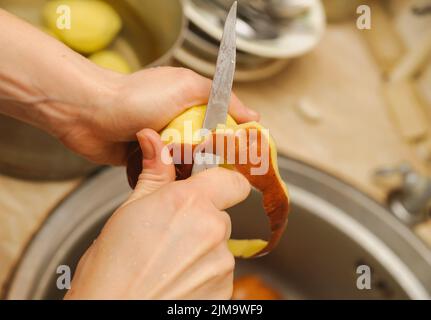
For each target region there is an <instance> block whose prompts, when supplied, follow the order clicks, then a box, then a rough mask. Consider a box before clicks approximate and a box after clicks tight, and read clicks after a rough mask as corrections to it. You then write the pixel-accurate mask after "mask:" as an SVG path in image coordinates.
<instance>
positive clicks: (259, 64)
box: [0, 0, 431, 299]
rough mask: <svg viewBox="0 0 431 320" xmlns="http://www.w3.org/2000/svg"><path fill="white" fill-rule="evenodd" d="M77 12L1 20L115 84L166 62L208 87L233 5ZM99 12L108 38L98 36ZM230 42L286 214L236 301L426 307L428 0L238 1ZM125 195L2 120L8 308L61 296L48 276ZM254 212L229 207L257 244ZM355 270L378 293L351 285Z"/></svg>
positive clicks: (120, 179) (105, 177) (259, 219)
mask: <svg viewBox="0 0 431 320" xmlns="http://www.w3.org/2000/svg"><path fill="white" fill-rule="evenodd" d="M84 2H85V3H87V5H88V3H89V2H93V5H94V2H97V3H98V2H99V1H97V0H86V1H83V0H64V1H60V0H58V1H44V0H31V1H30V0H27V1H26V0H0V7H1V8H4V9H6V10H8V11H10V12H12V13H14V14H16V15H17V16H19V17H21V18H23V19H25V20H27V21H29V22H31V23H32V24H34V25H35V26H37V27H38V28H40V29H41V30H43V31H44V32H47V33H49V34H51V35H52V36H53V37H56V38H58V39H59V41H63V42H64V43H65V44H67V45H68V46H70V47H71V48H72V49H74V50H76V51H77V52H79V53H81V54H83V55H84V56H86V57H88V58H89V59H90V60H92V61H93V62H94V63H97V64H99V65H101V66H102V67H106V68H109V69H112V70H114V71H117V72H122V73H131V72H134V71H137V70H140V69H142V68H148V67H152V66H158V65H173V66H185V67H187V68H191V69H193V70H195V71H197V72H199V73H201V74H203V75H205V76H208V77H212V75H213V72H214V69H215V61H216V57H217V52H218V44H219V39H220V38H221V33H222V27H223V23H224V18H225V16H226V12H227V10H228V8H229V7H230V5H231V4H232V1H230V0H184V1H180V0H157V1H156V0H124V1H113V0H112V1H103V3H104V5H103V6H104V7H103V10H102V9H100V10H98V9H97V8H98V7H97V4H95V7H88V8H87V7H85V6H86V4H85V3H84ZM60 4H66V5H70V6H71V8H72V12H73V8H77V12H79V13H80V16H79V17H78V18H77V19H78V20H77V21H79V24H78V25H79V28H78V30H77V31H76V32H81V33H82V34H83V35H84V36H85V38H86V39H88V40H89V41H88V43H89V44H90V45H89V46H88V45H87V46H86V45H83V44H82V43H79V41H78V42H76V40H74V39H75V38H76V37H72V36H70V34H67V33H64V32H61V31H59V30H56V28H55V27H53V21H55V17H56V16H55V14H57V13H56V10H55V9H56V8H57V6H58V5H60ZM106 5H107V7H105V6H106ZM80 6H82V7H80ZM92 8H93V9H92ZM94 8H96V9H97V10H96V11H91V10H94ZM94 15H97V19H99V20H101V21H102V20H103V21H104V20H106V25H108V26H110V27H109V30H106V32H100V30H93V29H91V23H88V21H89V20H91V17H93V16H94ZM116 21H117V22H116ZM118 21H120V23H118ZM114 25H115V26H116V27H113V26H114ZM102 31H104V30H102ZM101 34H103V36H101ZM237 35H238V40H237V48H238V54H237V68H236V74H235V83H234V90H235V92H236V93H237V95H238V96H239V97H240V98H241V99H242V101H243V102H244V103H245V104H246V105H248V106H249V107H250V108H253V109H255V110H257V111H259V112H260V114H261V116H262V117H261V122H262V124H263V125H264V126H266V127H267V128H269V130H270V133H271V134H272V135H273V137H274V139H275V141H276V143H277V146H278V150H279V155H280V167H281V174H282V177H283V179H285V181H286V183H287V185H288V186H289V187H290V190H291V197H292V210H291V212H292V215H291V219H290V222H289V227H288V229H287V233H286V236H285V239H284V240H283V242H282V243H281V245H280V246H279V248H278V249H277V250H275V251H274V252H273V253H272V254H270V255H269V256H268V257H265V258H263V259H259V260H253V261H252V262H249V261H239V262H238V268H237V286H236V294H237V295H236V298H242V299H245V298H250V296H249V294H250V292H254V293H256V292H257V294H258V295H257V296H252V297H254V298H272V299H278V298H283V299H286V298H287V299H296V298H373V299H374V298H376V299H396V298H403V299H404V298H405V299H416V298H417V299H429V297H430V296H431V249H430V248H431V222H430V212H431V136H430V129H431V121H430V120H431V1H430V0H369V1H365V0H364V1H360V0H350V1H345V0H322V1H320V0H249V1H245V0H240V1H239V6H238V23H237ZM78 38H79V37H78ZM128 192H129V189H128V187H127V184H126V182H125V172H124V169H119V168H116V169H112V168H100V167H97V166H95V165H93V164H90V163H88V162H86V161H85V160H83V159H81V158H79V157H78V156H76V155H74V154H72V153H71V152H70V151H68V150H66V149H65V148H64V147H63V146H62V145H61V144H60V143H58V142H57V141H56V140H54V139H53V138H51V137H50V136H48V135H46V134H45V133H43V132H41V131H39V130H38V129H35V128H32V127H29V126H27V125H25V124H23V123H20V122H18V121H16V120H13V119H10V118H7V117H4V116H0V289H1V288H2V290H0V292H2V295H3V297H5V298H22V299H26V298H29V299H30V298H31V299H42V298H59V297H61V296H62V295H64V292H60V291H59V290H58V289H56V288H55V277H56V272H55V271H56V267H57V266H58V265H59V264H63V263H64V264H69V265H71V266H74V265H75V264H76V261H77V259H78V258H79V256H80V255H81V254H82V252H83V251H84V250H85V249H86V248H87V247H88V245H89V244H90V243H91V241H92V239H94V237H95V236H96V235H97V232H98V230H99V229H100V227H101V226H102V225H103V223H104V221H105V220H106V219H107V217H108V216H109V215H110V214H111V213H112V212H113V211H114V210H115V208H116V206H118V205H119V204H120V203H121V201H122V200H124V199H125V197H126V196H127V193H128ZM259 200H260V199H259V195H257V194H256V193H253V194H252V196H251V197H250V199H248V200H247V201H246V202H245V203H244V204H242V205H240V206H239V207H237V208H234V209H233V210H232V212H234V213H235V214H233V215H232V219H233V226H234V235H238V236H240V237H241V236H247V235H248V234H251V235H253V237H254V236H255V235H256V233H259V232H261V230H260V229H261V227H260V225H261V224H262V223H267V222H266V220H264V216H263V213H262V211H261V210H260V209H256V208H259V206H260V205H259V203H258V201H259ZM360 265H367V266H370V268H371V270H372V276H373V278H372V279H373V280H372V284H373V285H372V289H371V290H360V289H358V288H357V286H356V279H357V277H358V274H357V272H356V270H357V267H358V266H360Z"/></svg>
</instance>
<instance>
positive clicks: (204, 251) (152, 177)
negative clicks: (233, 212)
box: [66, 129, 250, 299]
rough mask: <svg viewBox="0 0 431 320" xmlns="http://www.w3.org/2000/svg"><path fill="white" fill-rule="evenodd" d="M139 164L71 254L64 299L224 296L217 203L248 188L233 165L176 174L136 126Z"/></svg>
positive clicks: (229, 266)
mask: <svg viewBox="0 0 431 320" xmlns="http://www.w3.org/2000/svg"><path fill="white" fill-rule="evenodd" d="M138 140H139V143H140V145H141V148H142V150H143V155H144V160H143V168H144V170H143V172H142V174H141V175H140V177H139V181H138V184H137V186H136V189H135V190H134V192H133V193H132V195H131V196H130V198H129V199H128V200H127V202H126V203H125V204H124V205H123V206H122V207H120V208H119V209H118V210H117V211H116V212H115V213H114V215H113V216H112V217H111V218H110V219H109V221H108V222H107V224H106V225H105V227H104V228H103V230H102V232H101V234H100V235H99V237H98V238H97V240H96V241H95V242H94V243H93V245H92V246H91V247H90V248H89V249H88V250H87V252H86V253H85V255H84V256H83V257H82V259H81V261H80V262H79V265H78V268H77V271H76V273H75V276H74V279H73V282H72V288H71V289H70V290H69V292H68V293H67V295H66V298H69V299H230V298H231V295H232V287H233V270H234V264H235V260H234V257H233V256H232V254H231V253H230V251H229V249H228V247H227V240H228V239H229V237H230V233H231V222H230V218H229V216H228V214H227V213H226V212H225V211H223V210H225V209H226V208H229V207H231V206H233V205H235V204H237V203H239V202H241V201H242V200H244V199H245V198H246V197H247V195H248V194H249V192H250V185H249V183H248V181H247V180H246V179H245V178H244V177H243V176H242V175H241V174H239V173H237V172H234V171H229V170H226V169H222V168H214V169H210V170H207V171H205V172H202V173H199V174H197V175H195V176H193V177H191V178H189V179H187V180H183V181H176V182H174V179H175V170H174V166H173V164H165V163H163V162H162V161H161V157H160V153H161V149H162V147H163V143H162V142H161V140H160V137H159V135H158V134H157V133H156V132H154V131H152V130H150V129H144V130H142V131H141V132H140V133H138Z"/></svg>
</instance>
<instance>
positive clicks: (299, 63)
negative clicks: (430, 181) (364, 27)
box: [236, 23, 429, 200]
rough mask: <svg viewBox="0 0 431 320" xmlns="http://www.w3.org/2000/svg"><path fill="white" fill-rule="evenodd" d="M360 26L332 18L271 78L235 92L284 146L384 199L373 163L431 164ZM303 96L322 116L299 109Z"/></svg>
mask: <svg viewBox="0 0 431 320" xmlns="http://www.w3.org/2000/svg"><path fill="white" fill-rule="evenodd" d="M360 32H361V31H359V30H357V29H356V28H355V27H354V25H353V24H352V23H348V24H344V25H336V26H334V25H332V26H331V25H330V26H329V27H328V30H327V32H326V34H325V36H324V38H323V41H322V42H321V43H320V45H319V46H318V47H317V48H316V49H315V50H314V51H313V52H311V53H310V54H308V55H307V56H305V57H303V58H301V59H298V60H296V61H294V62H292V63H291V64H290V65H289V66H288V67H287V68H286V69H285V70H284V71H283V72H282V73H281V74H279V75H278V76H276V77H274V78H272V79H271V80H266V81H262V82H259V83H251V84H241V85H237V86H236V93H237V94H238V96H239V97H240V98H241V99H242V100H243V101H244V102H245V103H246V104H247V105H248V106H250V107H252V108H254V109H256V110H258V111H259V112H260V113H261V115H262V119H261V122H262V123H263V124H264V125H265V126H266V127H268V128H269V129H270V133H271V134H272V135H273V137H274V138H275V141H276V143H277V146H278V149H279V152H280V153H283V154H286V155H289V156H292V157H294V158H298V159H301V160H304V161H305V162H307V163H309V164H312V165H315V166H317V167H319V168H321V169H323V170H326V171H329V172H331V173H333V174H335V175H336V176H338V177H340V178H341V179H343V180H345V181H347V182H350V183H352V184H353V185H355V186H356V187H358V188H359V189H361V190H362V191H364V192H366V193H368V194H370V195H371V196H372V197H374V198H376V199H378V200H383V198H384V196H385V194H386V190H384V189H381V188H380V187H378V186H377V185H375V184H374V183H373V179H372V173H373V170H374V169H376V168H378V167H382V166H392V165H396V164H399V163H400V162H402V161H408V162H410V163H411V164H412V165H413V166H414V167H415V168H416V169H418V170H419V171H421V172H427V170H426V168H425V167H424V166H423V164H422V163H421V161H420V159H418V158H417V157H416V153H415V150H413V149H412V148H411V146H410V145H409V144H407V143H406V142H404V141H403V140H402V138H401V136H400V134H399V132H398V130H397V128H396V126H394V124H393V122H392V121H391V120H390V117H389V115H388V112H387V111H388V110H387V106H386V104H385V100H384V95H383V90H382V81H381V76H380V73H379V71H378V67H377V66H376V65H375V62H374V59H373V57H372V56H371V54H370V53H369V51H368V48H367V46H366V44H365V41H364V39H363V37H362V35H361V34H360ZM304 97H305V98H306V99H307V100H308V101H309V102H310V103H312V105H313V107H314V108H316V109H318V110H319V113H320V114H321V119H320V121H318V122H310V121H306V120H305V119H304V118H303V117H302V116H301V115H300V114H299V113H298V112H297V107H296V105H297V104H298V101H300V100H301V99H303V98H304ZM427 173H429V172H427Z"/></svg>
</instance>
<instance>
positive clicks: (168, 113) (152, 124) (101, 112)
mask: <svg viewBox="0 0 431 320" xmlns="http://www.w3.org/2000/svg"><path fill="white" fill-rule="evenodd" d="M105 78H106V79H108V81H109V82H110V83H109V84H108V85H106V86H105V87H111V88H112V90H111V91H110V92H111V93H110V94H106V95H105V97H104V98H103V97H101V98H100V99H99V98H96V97H94V99H92V101H97V104H96V105H94V106H93V107H90V108H84V112H83V113H81V115H80V118H78V119H77V121H74V122H72V125H70V126H62V127H60V128H59V130H60V132H59V133H58V134H57V135H58V137H59V138H60V139H61V140H62V141H63V143H64V144H65V145H66V146H67V147H69V148H70V149H72V150H74V151H75V152H77V153H79V154H81V155H83V156H84V157H86V158H88V159H90V160H92V161H94V162H97V163H102V164H113V165H119V164H124V163H125V161H126V150H127V143H125V142H127V141H131V140H134V139H135V135H136V133H137V132H138V131H140V130H141V129H143V128H151V129H154V130H156V131H159V130H161V129H162V128H163V127H164V126H166V125H167V124H168V123H169V121H171V120H172V119H173V118H174V117H175V116H177V115H179V114H180V113H181V112H183V111H184V110H185V109H187V108H189V107H192V106H195V105H200V104H205V103H207V101H208V96H209V93H210V87H211V81H210V80H209V79H207V78H204V77H202V76H200V75H198V74H196V73H195V72H193V71H191V70H188V69H184V68H173V67H159V68H153V69H148V70H144V71H140V72H137V73H135V74H132V75H128V76H120V75H118V76H117V75H115V76H113V75H112V74H111V73H109V76H107V77H105ZM97 94H98V91H97V90H95V91H94V95H97ZM229 112H230V114H231V115H232V116H233V117H234V118H235V119H236V120H237V121H238V122H247V121H252V120H258V115H257V114H256V113H255V112H253V111H251V110H249V109H247V108H246V107H245V106H244V105H243V104H242V103H241V102H240V101H239V100H238V98H237V97H236V96H235V95H232V100H231V104H230V106H229Z"/></svg>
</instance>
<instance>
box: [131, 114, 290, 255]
mask: <svg viewBox="0 0 431 320" xmlns="http://www.w3.org/2000/svg"><path fill="white" fill-rule="evenodd" d="M205 110H206V106H197V107H193V108H190V109H188V110H186V111H185V112H184V113H182V114H181V115H179V116H178V117H177V118H175V119H174V120H172V121H171V123H169V124H168V125H167V126H166V127H165V128H164V129H163V130H162V131H161V132H160V135H161V137H162V140H163V142H164V143H166V144H167V145H169V146H170V147H171V150H172V151H171V154H173V156H174V163H175V169H176V175H177V177H176V178H177V180H181V179H186V178H188V177H189V176H190V175H191V171H192V167H193V164H190V163H186V161H184V158H183V156H184V152H179V151H180V150H182V151H185V150H190V149H192V150H195V148H196V147H197V146H198V145H199V144H201V143H205V142H206V141H209V140H211V139H212V142H213V145H214V146H215V145H216V144H217V138H218V137H219V138H220V137H223V139H224V138H225V137H226V134H230V133H228V132H232V131H235V130H243V132H245V133H246V138H247V141H246V142H247V143H244V144H241V143H239V142H238V140H237V137H236V136H235V141H236V142H235V145H234V148H235V149H234V151H235V157H236V158H237V157H238V155H239V153H240V152H244V151H247V153H248V151H250V148H252V147H253V146H256V145H253V143H252V141H253V140H251V132H252V131H254V133H257V140H258V141H259V140H260V141H264V142H266V144H265V145H266V146H269V152H268V153H265V154H266V157H262V159H261V160H260V162H259V163H252V162H251V160H250V159H248V161H246V162H245V163H244V162H243V163H241V162H240V161H236V160H235V163H234V164H228V165H225V167H226V168H228V169H231V170H235V171H238V172H240V173H241V174H243V175H244V176H245V177H246V178H247V179H248V181H249V182H250V184H251V185H252V186H253V187H255V188H256V189H257V190H259V191H260V192H261V193H262V195H263V209H264V211H265V213H266V215H267V216H268V219H269V225H270V228H271V236H270V239H269V241H264V240H260V239H240V240H236V239H231V240H229V243H228V245H229V249H230V251H231V252H232V254H233V255H234V256H235V257H242V258H250V257H256V256H261V255H264V254H266V253H268V252H270V251H271V250H272V249H274V247H275V246H276V245H277V244H278V242H279V240H280V238H281V235H282V234H283V232H284V230H285V229H286V226H287V215H288V211H289V195H288V191H287V188H286V186H285V184H284V182H283V181H282V179H281V177H280V174H279V172H278V165H277V149H276V146H275V143H274V141H273V140H272V138H271V137H270V136H269V134H268V132H267V131H266V130H264V128H263V127H262V126H261V125H260V124H259V123H257V122H248V123H242V124H237V123H236V122H235V120H234V119H233V118H232V117H231V116H228V118H227V122H226V125H223V126H219V128H217V130H215V131H214V132H212V133H211V134H210V135H209V136H207V137H205V139H202V138H201V136H200V135H199V134H195V133H196V132H197V131H198V130H200V129H201V128H202V124H203V121H204V117H205ZM186 127H189V128H191V131H192V133H193V134H187V130H185V128H186ZM175 133H177V134H175ZM165 138H166V139H165ZM203 140H204V141H203ZM241 145H242V147H245V148H246V150H244V149H241V150H240V148H241ZM257 145H259V144H257ZM227 146H228V144H227V143H224V152H223V155H224V156H225V155H227V154H228V152H227V149H226V148H227ZM258 148H259V147H258ZM185 152H187V151H185ZM175 154H177V155H178V157H179V158H176V155H175ZM225 160H226V159H225ZM263 161H265V162H266V163H268V164H269V166H268V170H267V171H266V173H264V174H262V175H254V174H252V173H251V168H256V167H259V166H260V164H261V162H263ZM141 171H142V152H141V150H140V149H139V146H137V148H136V149H135V150H133V151H131V153H130V156H129V158H128V163H127V174H128V178H129V184H130V185H131V187H132V188H134V187H135V186H136V183H137V181H138V176H139V174H140V173H141Z"/></svg>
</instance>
